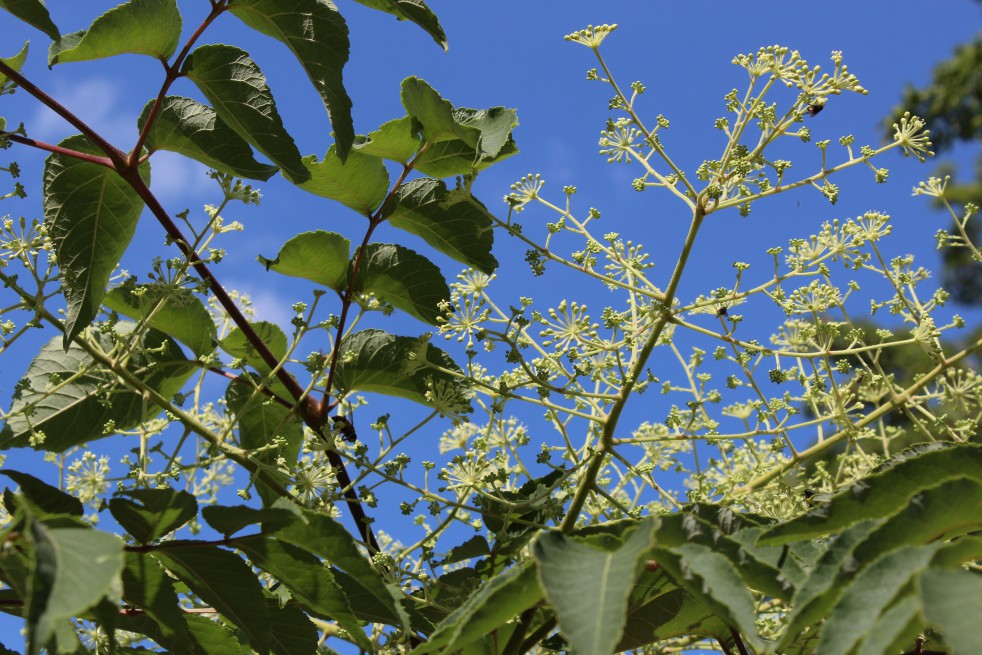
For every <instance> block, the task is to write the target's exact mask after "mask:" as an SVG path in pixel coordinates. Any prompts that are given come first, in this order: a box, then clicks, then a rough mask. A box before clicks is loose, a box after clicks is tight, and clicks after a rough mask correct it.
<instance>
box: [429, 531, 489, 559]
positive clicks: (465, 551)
mask: <svg viewBox="0 0 982 655" xmlns="http://www.w3.org/2000/svg"><path fill="white" fill-rule="evenodd" d="M490 554H491V546H490V545H489V544H488V540H487V539H485V538H484V537H482V536H481V535H474V536H473V537H471V538H470V539H468V540H467V541H465V542H463V543H462V544H459V545H457V546H454V547H453V548H451V549H450V552H448V553H447V556H446V557H444V558H443V559H442V560H440V565H441V566H445V565H447V564H453V563H454V562H463V561H465V560H469V559H473V558H475V557H484V556H485V555H490Z"/></svg>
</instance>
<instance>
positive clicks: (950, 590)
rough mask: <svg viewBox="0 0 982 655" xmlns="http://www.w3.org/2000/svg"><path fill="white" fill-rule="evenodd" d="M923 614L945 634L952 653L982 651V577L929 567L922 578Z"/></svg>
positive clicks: (970, 654) (972, 653) (964, 653)
mask: <svg viewBox="0 0 982 655" xmlns="http://www.w3.org/2000/svg"><path fill="white" fill-rule="evenodd" d="M919 586H920V590H921V602H922V603H923V605H924V616H925V617H927V620H928V621H930V622H931V625H933V626H934V627H935V628H937V629H938V631H940V632H941V634H942V635H944V638H945V641H946V642H947V643H948V645H949V646H951V649H952V650H951V653H952V655H975V654H976V653H982V632H980V631H979V617H980V616H982V578H980V577H979V576H978V574H973V573H969V572H967V571H959V570H956V571H946V570H944V569H938V568H930V569H928V570H927V571H925V572H924V573H923V574H922V575H921V576H920V579H919Z"/></svg>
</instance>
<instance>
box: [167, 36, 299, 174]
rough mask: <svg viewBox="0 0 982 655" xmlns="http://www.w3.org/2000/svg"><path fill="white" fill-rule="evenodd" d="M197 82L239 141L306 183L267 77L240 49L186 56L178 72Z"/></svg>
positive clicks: (209, 48) (214, 48) (203, 49)
mask: <svg viewBox="0 0 982 655" xmlns="http://www.w3.org/2000/svg"><path fill="white" fill-rule="evenodd" d="M181 72H182V73H184V74H185V75H187V77H188V78H189V79H190V80H191V81H192V82H194V83H195V85H196V86H197V87H198V88H199V89H200V90H201V92H202V93H203V94H204V96H205V98H207V99H208V102H209V103H210V104H211V106H212V107H214V108H215V111H216V112H217V113H218V116H219V117H220V118H221V119H222V120H223V121H225V123H226V124H227V125H228V126H229V127H231V128H232V129H233V130H235V131H236V132H237V133H238V134H239V136H241V137H242V138H243V139H245V140H246V141H248V142H249V143H251V144H252V145H253V147H254V148H256V150H258V151H259V152H261V153H263V154H264V155H266V156H267V157H269V158H270V160H272V162H273V163H274V164H276V165H277V166H279V167H280V169H281V170H282V172H283V176H284V177H285V178H286V179H288V180H290V181H291V182H293V183H294V184H300V183H301V182H306V181H307V180H308V179H310V173H308V172H307V169H306V167H304V165H303V160H302V158H301V157H300V151H299V150H297V146H296V144H295V143H294V142H293V137H291V136H290V135H289V134H288V133H287V131H286V128H284V127H283V121H282V120H281V119H280V114H279V112H277V111H276V103H275V101H274V100H273V94H272V92H271V91H270V90H269V86H268V85H267V84H266V76H265V75H263V73H262V71H261V70H259V66H258V65H257V64H256V62H254V61H253V60H252V57H250V56H249V54H248V53H247V52H245V51H244V50H240V49H239V48H236V47H234V46H230V45H203V46H199V47H198V48H196V49H195V50H194V52H192V53H191V54H190V55H188V58H187V59H186V60H185V61H184V67H183V69H182V71H181Z"/></svg>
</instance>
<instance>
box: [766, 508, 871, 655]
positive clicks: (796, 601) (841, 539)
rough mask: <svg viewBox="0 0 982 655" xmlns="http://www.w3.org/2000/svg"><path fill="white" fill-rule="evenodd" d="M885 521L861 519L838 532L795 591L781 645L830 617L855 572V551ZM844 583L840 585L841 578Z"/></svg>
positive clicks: (785, 644)
mask: <svg viewBox="0 0 982 655" xmlns="http://www.w3.org/2000/svg"><path fill="white" fill-rule="evenodd" d="M881 523H882V521H879V520H869V521H861V522H859V523H856V524H854V525H852V526H850V527H848V528H846V529H845V530H844V531H843V532H842V534H840V535H838V536H837V537H836V538H835V539H834V540H833V541H832V543H831V545H830V546H829V548H828V550H827V551H825V553H824V554H823V555H822V557H821V558H819V560H818V562H817V564H816V565H815V568H814V569H813V570H812V572H811V575H809V576H808V579H807V580H806V581H805V584H804V585H803V586H801V587H800V588H798V590H797V591H796V592H795V595H794V598H793V600H792V603H791V607H792V610H791V614H790V615H789V617H788V621H787V626H788V627H787V629H786V630H785V632H784V635H783V636H782V638H781V642H780V646H779V648H778V650H779V651H780V650H781V647H783V646H787V645H788V644H789V643H791V642H792V641H793V640H794V639H796V638H797V636H798V634H799V633H801V632H802V631H803V630H805V629H806V628H807V627H808V626H811V625H813V624H815V623H817V622H818V621H820V620H821V619H822V618H823V617H825V616H827V614H828V612H829V611H830V610H831V609H832V607H833V606H834V605H835V603H836V602H837V601H838V599H839V597H840V596H841V595H842V593H843V592H844V591H845V588H846V584H847V582H848V580H849V579H851V577H852V575H853V573H854V571H851V570H849V571H847V570H846V569H847V567H849V566H851V564H852V561H853V559H852V553H853V551H854V550H855V549H856V547H857V546H858V545H859V544H861V543H862V542H863V541H865V540H866V538H867V537H868V536H869V535H870V533H872V532H873V531H874V530H875V529H876V527H877V526H878V525H880V524H881ZM840 579H841V580H842V582H841V583H839V584H837V583H838V582H839V580H840Z"/></svg>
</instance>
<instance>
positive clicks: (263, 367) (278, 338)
mask: <svg viewBox="0 0 982 655" xmlns="http://www.w3.org/2000/svg"><path fill="white" fill-rule="evenodd" d="M249 325H251V326H252V329H253V331H255V333H256V334H257V335H259V338H260V339H261V340H262V341H263V343H265V344H266V347H267V348H268V349H269V351H270V352H271V353H273V355H274V356H275V357H276V359H277V360H281V359H283V358H284V357H286V349H287V342H286V334H284V333H283V330H281V329H280V327H279V326H278V325H276V324H275V323H270V322H269V321H257V322H255V323H250V324H249ZM218 345H219V347H220V348H221V349H222V350H224V351H225V352H227V353H228V354H229V355H231V356H232V357H237V358H239V359H241V360H242V361H243V362H244V363H246V364H248V365H249V366H252V367H253V368H255V369H257V370H259V371H268V370H269V369H270V367H269V365H268V364H267V363H266V361H265V360H264V359H263V358H262V357H261V356H260V355H259V351H258V350H256V347H255V345H254V344H252V343H251V342H250V341H249V339H248V338H247V337H246V335H245V333H244V332H243V331H242V330H241V329H239V328H235V329H233V330H232V331H231V332H229V333H228V335H227V336H226V337H225V338H224V339H222V340H221V341H220V342H219V344H218Z"/></svg>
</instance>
